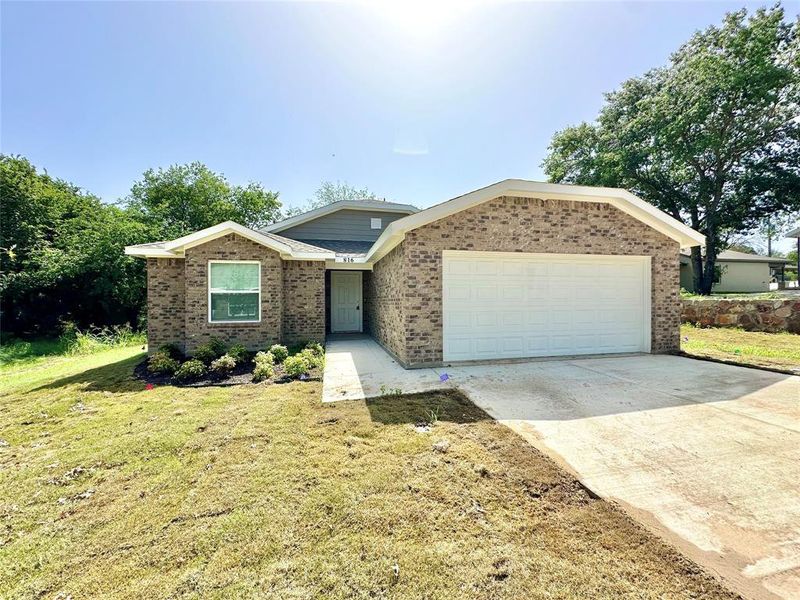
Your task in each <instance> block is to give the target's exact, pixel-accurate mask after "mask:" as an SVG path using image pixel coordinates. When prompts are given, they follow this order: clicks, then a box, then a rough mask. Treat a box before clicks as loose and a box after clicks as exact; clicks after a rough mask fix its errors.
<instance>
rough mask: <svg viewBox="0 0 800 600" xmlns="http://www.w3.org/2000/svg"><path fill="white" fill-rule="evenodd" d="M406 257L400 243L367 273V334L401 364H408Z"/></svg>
mask: <svg viewBox="0 0 800 600" xmlns="http://www.w3.org/2000/svg"><path fill="white" fill-rule="evenodd" d="M404 256H405V254H404V248H403V243H402V242H401V243H400V244H399V245H398V246H397V247H395V248H393V249H392V251H391V252H389V254H387V255H386V256H384V257H383V258H382V259H381V260H380V261H378V263H377V264H375V265H374V266H373V270H372V271H371V272H369V271H367V272H365V273H364V277H365V280H364V311H365V318H366V330H367V332H369V333H370V334H372V336H373V337H374V338H375V339H376V340H377V341H378V342H379V343H380V344H381V345H382V346H383V347H384V348H386V349H387V350H389V351H390V352H391V353H392V354H394V355H395V357H396V358H398V359H399V360H400V362H402V363H405V362H407V356H406V321H405V313H404V311H403V306H404V300H405V293H406V285H405V281H404V279H403V273H404V267H403V260H404Z"/></svg>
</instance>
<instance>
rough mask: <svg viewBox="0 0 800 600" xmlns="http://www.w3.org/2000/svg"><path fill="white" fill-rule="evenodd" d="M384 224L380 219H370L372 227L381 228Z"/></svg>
mask: <svg viewBox="0 0 800 600" xmlns="http://www.w3.org/2000/svg"><path fill="white" fill-rule="evenodd" d="M382 225H383V224H382V223H381V220H380V219H370V220H369V226H370V228H371V229H380V228H381V226H382Z"/></svg>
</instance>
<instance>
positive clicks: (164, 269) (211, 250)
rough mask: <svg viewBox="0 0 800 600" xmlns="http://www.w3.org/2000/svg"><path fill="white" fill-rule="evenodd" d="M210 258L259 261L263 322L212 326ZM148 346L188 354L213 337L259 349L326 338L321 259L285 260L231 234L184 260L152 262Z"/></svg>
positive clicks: (194, 250)
mask: <svg viewBox="0 0 800 600" xmlns="http://www.w3.org/2000/svg"><path fill="white" fill-rule="evenodd" d="M209 260H258V261H260V262H261V321H260V322H259V323H209V322H208V262H209ZM147 267H148V269H147V280H148V294H147V298H148V348H149V350H150V352H153V351H155V350H156V349H158V346H160V345H161V344H164V343H168V342H172V343H177V344H178V345H179V346H182V347H183V348H184V349H185V351H186V352H187V353H188V354H191V353H192V351H193V350H194V349H195V348H196V347H197V346H198V345H200V344H202V343H204V342H207V341H208V340H209V339H211V338H212V337H218V338H220V339H222V340H224V341H225V343H227V344H234V343H241V344H244V345H245V346H246V347H247V348H248V349H251V350H260V349H264V348H266V347H268V346H270V345H272V344H275V343H278V342H286V343H292V342H296V341H300V340H306V339H316V340H322V339H324V334H325V300H324V285H325V283H324V281H325V280H324V271H325V263H324V262H323V261H284V260H282V259H281V257H280V254H278V253H277V252H276V251H274V250H272V249H270V248H267V247H266V246H263V245H261V244H258V243H256V242H253V241H251V240H248V239H246V238H243V237H241V236H238V235H236V234H229V235H226V236H224V237H221V238H217V239H216V240H212V241H210V242H207V243H205V244H201V245H199V246H195V247H192V248H188V249H187V250H186V252H185V258H184V259H152V258H151V259H148V261H147Z"/></svg>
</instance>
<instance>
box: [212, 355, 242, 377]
mask: <svg viewBox="0 0 800 600" xmlns="http://www.w3.org/2000/svg"><path fill="white" fill-rule="evenodd" d="M235 368H236V359H235V358H233V357H232V356H231V355H230V354H223V355H222V356H220V357H219V358H218V359H217V360H215V361H212V363H211V371H212V372H213V373H214V374H216V375H227V374H229V373H230V372H231V371H233V369H235Z"/></svg>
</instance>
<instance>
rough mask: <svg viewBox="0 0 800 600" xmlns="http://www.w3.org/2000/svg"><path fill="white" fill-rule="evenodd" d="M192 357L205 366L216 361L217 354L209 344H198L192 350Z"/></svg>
mask: <svg viewBox="0 0 800 600" xmlns="http://www.w3.org/2000/svg"><path fill="white" fill-rule="evenodd" d="M192 357H194V358H195V359H196V360H199V361H200V362H203V363H205V364H211V362H212V361H214V360H216V359H217V353H216V352H214V349H213V348H212V347H211V346H210V345H209V344H200V345H199V346H198V347H197V348H195V349H194V352H193V353H192Z"/></svg>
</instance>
